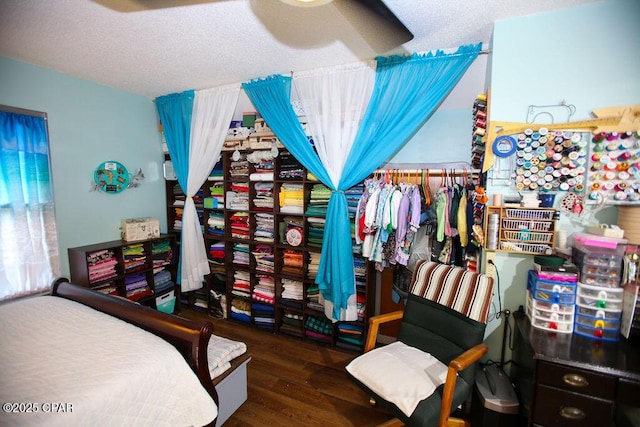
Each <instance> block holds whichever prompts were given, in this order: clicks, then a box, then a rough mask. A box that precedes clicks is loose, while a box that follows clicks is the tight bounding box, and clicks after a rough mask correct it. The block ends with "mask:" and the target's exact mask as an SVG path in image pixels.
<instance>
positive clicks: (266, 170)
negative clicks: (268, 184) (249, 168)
mask: <svg viewBox="0 0 640 427" xmlns="http://www.w3.org/2000/svg"><path fill="white" fill-rule="evenodd" d="M247 160H249V161H250V162H251V163H254V164H255V172H253V173H252V174H251V175H249V179H250V180H251V181H273V167H274V161H273V156H272V155H271V151H270V150H266V151H264V150H260V151H254V152H252V153H251V154H249V155H248V156H247Z"/></svg>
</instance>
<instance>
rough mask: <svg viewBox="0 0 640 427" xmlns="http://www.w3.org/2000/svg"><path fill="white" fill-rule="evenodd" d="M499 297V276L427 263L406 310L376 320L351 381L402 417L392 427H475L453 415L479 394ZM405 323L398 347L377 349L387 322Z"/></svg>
mask: <svg viewBox="0 0 640 427" xmlns="http://www.w3.org/2000/svg"><path fill="white" fill-rule="evenodd" d="M492 293H493V278H491V277H489V276H486V275H484V274H478V273H472V272H470V271H467V270H465V269H463V268H460V267H454V266H449V265H443V264H438V263H435V262H432V261H427V260H424V261H420V262H419V263H418V264H417V265H416V268H415V270H414V273H413V276H412V280H411V285H410V288H409V293H408V295H407V300H406V306H405V309H404V312H403V311H397V312H393V313H386V314H382V315H379V316H373V317H372V318H370V319H369V330H368V333H367V340H366V342H365V349H364V351H365V352H364V354H362V355H360V356H358V357H357V358H355V359H354V360H353V361H351V362H350V363H349V364H348V365H347V367H346V370H347V374H348V375H349V377H350V378H351V379H352V380H353V381H354V382H355V383H356V384H357V385H358V386H360V387H361V388H362V389H363V390H364V391H365V392H367V393H368V394H369V396H371V397H372V398H373V400H375V402H376V404H378V405H380V406H381V407H383V408H385V409H386V410H387V411H389V412H390V413H391V414H393V415H394V416H395V417H397V418H396V419H393V420H391V421H389V422H386V423H384V424H383V425H385V426H392V425H398V426H400V425H407V426H440V427H444V426H463V425H464V426H469V422H468V421H465V420H462V419H459V418H453V417H451V413H452V411H453V410H455V409H456V408H458V407H459V406H460V405H462V404H464V403H465V402H467V401H468V400H469V398H470V396H471V391H472V388H473V382H474V378H475V368H476V366H477V363H476V362H477V361H478V360H479V359H480V358H481V357H482V356H483V355H484V354H485V353H486V352H487V346H486V345H485V344H483V340H484V332H485V327H486V323H487V320H488V317H489V308H490V305H491V297H492ZM399 319H402V322H401V326H400V329H399V331H398V337H397V340H396V342H394V343H392V344H388V345H386V346H382V347H378V348H375V347H376V340H377V335H378V329H379V327H380V325H381V324H383V323H385V322H389V321H393V320H399Z"/></svg>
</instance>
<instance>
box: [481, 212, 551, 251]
mask: <svg viewBox="0 0 640 427" xmlns="http://www.w3.org/2000/svg"><path fill="white" fill-rule="evenodd" d="M492 215H499V226H498V228H497V229H495V228H493V227H491V226H490V225H489V221H491V217H492ZM557 216H558V211H557V209H553V208H520V207H509V206H488V207H487V208H486V215H485V224H484V229H485V233H491V232H492V230H495V231H494V232H495V233H497V234H496V235H495V236H488V235H487V236H485V245H484V247H485V250H488V251H501V252H513V253H521V254H547V255H548V254H551V253H552V251H553V248H554V245H555V230H556V219H557ZM496 237H497V248H495V249H492V248H489V247H487V242H488V241H492V240H496Z"/></svg>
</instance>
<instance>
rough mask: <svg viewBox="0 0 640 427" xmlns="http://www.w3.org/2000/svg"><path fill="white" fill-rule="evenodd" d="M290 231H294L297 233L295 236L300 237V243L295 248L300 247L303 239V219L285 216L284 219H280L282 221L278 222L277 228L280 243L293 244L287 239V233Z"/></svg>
mask: <svg viewBox="0 0 640 427" xmlns="http://www.w3.org/2000/svg"><path fill="white" fill-rule="evenodd" d="M291 230H295V231H296V232H297V233H298V234H297V235H298V236H300V240H299V242H300V243H299V244H297V245H295V246H299V245H301V244H302V241H303V237H304V219H303V218H302V217H298V216H285V217H284V218H282V221H280V224H279V226H278V231H279V234H280V243H284V244H293V243H294V242H292V241H289V240H288V239H287V233H289V232H290V231H291Z"/></svg>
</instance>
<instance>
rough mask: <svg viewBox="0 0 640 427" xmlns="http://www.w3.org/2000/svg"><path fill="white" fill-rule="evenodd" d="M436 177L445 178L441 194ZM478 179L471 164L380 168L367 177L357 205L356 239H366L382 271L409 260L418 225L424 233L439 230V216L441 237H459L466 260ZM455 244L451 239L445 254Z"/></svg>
mask: <svg viewBox="0 0 640 427" xmlns="http://www.w3.org/2000/svg"><path fill="white" fill-rule="evenodd" d="M431 178H440V183H439V184H438V185H437V186H436V188H438V190H437V191H436V193H435V194H431V188H432V186H431V184H430V183H429V181H430V179H431ZM473 181H474V176H473V174H472V171H471V170H467V169H460V170H456V169H451V170H446V169H436V170H420V169H409V170H400V169H379V170H377V171H375V173H374V174H373V177H372V178H370V179H368V180H366V181H365V185H364V191H363V194H362V196H361V198H360V200H359V202H358V207H357V210H356V218H355V227H356V230H355V236H356V243H357V244H361V245H362V255H363V256H364V257H365V258H367V259H369V260H370V261H372V262H374V263H375V265H376V268H377V269H378V270H380V271H381V270H383V269H384V268H386V267H389V266H392V265H398V264H399V265H403V266H407V264H408V262H409V259H410V255H411V249H412V245H413V243H414V241H415V240H416V234H417V233H418V230H419V229H420V228H421V227H422V232H423V233H426V234H429V235H431V234H433V232H434V231H436V227H435V221H434V219H435V218H437V220H438V221H437V232H438V233H437V234H438V237H441V238H440V239H438V242H445V237H449V240H451V238H453V237H456V242H457V245H458V250H457V254H459V255H460V257H459V260H458V263H459V264H461V259H462V258H461V256H462V254H463V253H464V251H463V250H462V247H460V245H461V243H462V242H464V243H465V246H466V244H467V243H468V242H469V240H470V239H469V232H470V230H471V227H470V226H469V225H468V221H469V219H471V221H473V217H471V218H469V215H468V210H469V208H470V207H473V203H472V202H471V203H470V202H469V200H468V197H469V195H470V194H473V192H469V189H470V188H471V189H473ZM434 202H435V203H434ZM432 204H433V206H432ZM471 212H472V211H471ZM460 232H463V233H464V234H465V235H464V236H460ZM455 249H456V248H455V247H451V244H449V247H448V252H445V254H448V255H452V254H454V253H456V251H455ZM441 251H442V248H440V249H439V250H438V254H440V252H441ZM443 259H444V261H446V263H453V262H454V261H455V260H454V258H453V257H449V256H443ZM441 262H442V261H441Z"/></svg>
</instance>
